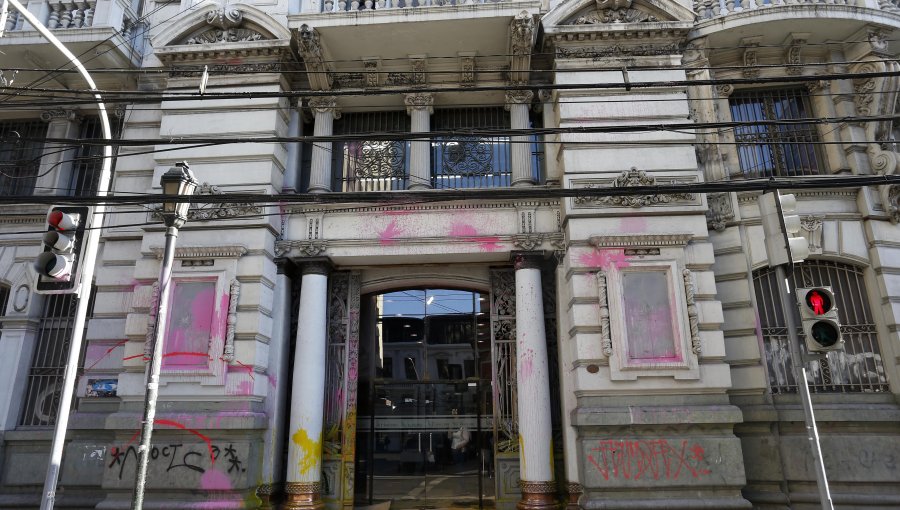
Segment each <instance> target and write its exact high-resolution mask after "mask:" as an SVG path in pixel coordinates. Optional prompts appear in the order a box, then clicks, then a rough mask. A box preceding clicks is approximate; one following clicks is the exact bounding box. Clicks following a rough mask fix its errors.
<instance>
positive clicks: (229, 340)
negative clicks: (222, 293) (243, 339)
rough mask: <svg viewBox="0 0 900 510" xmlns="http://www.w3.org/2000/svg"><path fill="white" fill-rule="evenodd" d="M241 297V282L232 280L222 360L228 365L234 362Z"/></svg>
mask: <svg viewBox="0 0 900 510" xmlns="http://www.w3.org/2000/svg"><path fill="white" fill-rule="evenodd" d="M240 295H241V282H239V281H237V278H235V279H233V280H231V287H230V288H229V289H228V318H227V320H226V322H225V350H224V351H223V354H222V359H224V360H225V361H226V362H227V363H232V362H234V359H235V357H234V330H235V328H236V326H237V305H238V298H239V297H240Z"/></svg>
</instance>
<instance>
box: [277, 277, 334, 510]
mask: <svg viewBox="0 0 900 510" xmlns="http://www.w3.org/2000/svg"><path fill="white" fill-rule="evenodd" d="M328 272H329V266H328V264H327V262H325V261H315V262H308V263H306V264H305V265H304V266H303V280H302V284H301V287H300V313H299V318H298V323H299V324H300V327H299V328H297V342H296V347H295V349H294V372H293V381H292V385H291V389H292V390H291V391H292V393H291V426H290V429H289V430H288V434H289V436H288V461H287V483H286V484H285V493H286V496H287V500H286V501H285V504H284V509H285V510H298V509H321V508H324V506H325V505H324V503H323V502H322V499H321V492H322V421H323V418H324V417H323V409H324V405H325V354H326V346H327V313H326V311H327V303H328Z"/></svg>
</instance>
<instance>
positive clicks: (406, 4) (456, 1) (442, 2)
mask: <svg viewBox="0 0 900 510" xmlns="http://www.w3.org/2000/svg"><path fill="white" fill-rule="evenodd" d="M504 1H507V2H508V1H509V0H374V1H373V0H365V1H362V2H361V1H359V0H353V1H351V2H348V1H346V0H338V1H336V2H335V1H334V0H324V1H323V2H322V12H347V11H370V10H379V9H407V8H410V7H446V6H453V5H475V4H495V3H501V2H504Z"/></svg>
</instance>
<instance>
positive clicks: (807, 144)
mask: <svg viewBox="0 0 900 510" xmlns="http://www.w3.org/2000/svg"><path fill="white" fill-rule="evenodd" d="M728 101H729V104H730V106H731V118H732V120H734V121H735V122H751V123H752V122H760V121H782V120H792V119H806V118H810V117H811V114H812V108H811V107H810V104H809V94H807V92H806V90H805V89H802V88H789V89H769V90H748V91H739V92H735V93H734V94H732V96H731V97H730V98H729V100H728ZM734 139H735V142H737V152H738V160H739V163H740V167H741V168H740V170H741V172H742V174H743V175H744V176H746V177H770V176H779V177H784V176H795V175H818V174H820V173H822V172H823V171H824V170H825V168H824V165H823V162H824V159H823V158H822V157H821V154H820V152H819V150H818V147H817V143H818V142H819V134H818V132H817V131H816V126H815V125H814V124H790V125H767V124H756V125H747V126H738V127H735V128H734Z"/></svg>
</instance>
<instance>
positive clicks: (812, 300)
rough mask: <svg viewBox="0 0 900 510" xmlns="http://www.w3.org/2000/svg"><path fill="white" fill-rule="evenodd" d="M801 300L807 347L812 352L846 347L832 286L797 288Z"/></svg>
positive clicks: (801, 315)
mask: <svg viewBox="0 0 900 510" xmlns="http://www.w3.org/2000/svg"><path fill="white" fill-rule="evenodd" d="M797 299H798V300H799V301H800V302H799V305H800V319H801V320H802V321H803V334H804V335H805V336H806V348H807V349H808V350H809V351H810V352H827V351H838V350H841V349H843V348H844V339H843V338H841V322H840V320H839V319H838V314H837V308H836V307H835V306H834V305H835V301H834V292H832V291H831V287H812V288H809V289H797Z"/></svg>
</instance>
